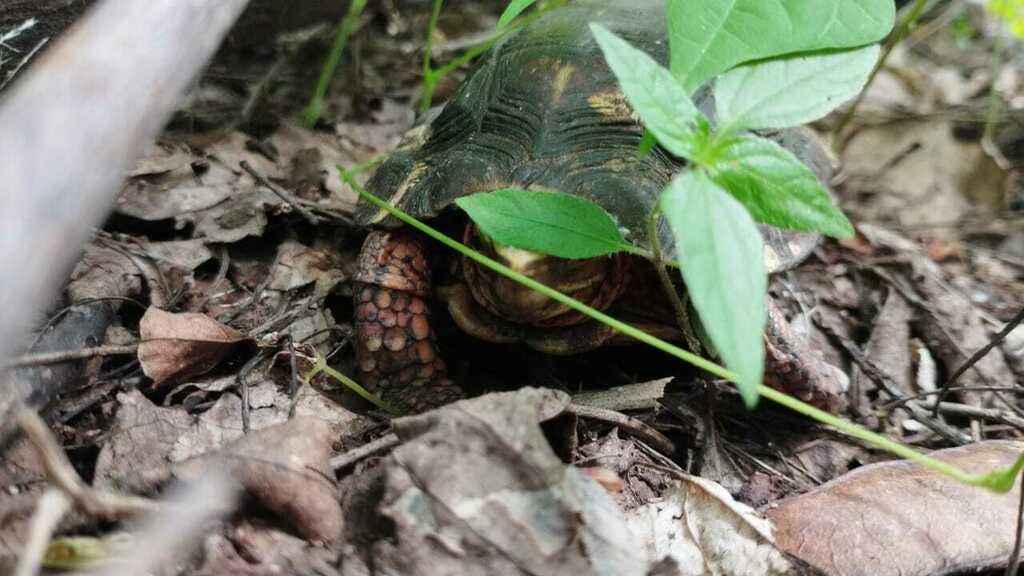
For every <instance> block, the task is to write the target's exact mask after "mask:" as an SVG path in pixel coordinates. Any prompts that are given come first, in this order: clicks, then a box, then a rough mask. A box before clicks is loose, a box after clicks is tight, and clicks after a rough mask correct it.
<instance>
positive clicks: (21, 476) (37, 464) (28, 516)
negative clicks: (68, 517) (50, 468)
mask: <svg viewBox="0 0 1024 576" xmlns="http://www.w3.org/2000/svg"><path fill="white" fill-rule="evenodd" d="M46 486H47V482H46V474H45V471H44V469H43V465H42V461H41V460H40V459H39V454H38V452H36V450H35V448H33V447H32V445H31V444H29V442H28V441H27V440H20V441H18V442H17V443H15V444H14V445H12V446H11V447H9V448H8V449H7V450H6V451H5V452H3V453H2V455H0V574H13V573H14V567H15V565H16V564H17V562H18V557H19V556H21V551H22V550H23V549H24V548H25V542H26V540H27V539H28V535H29V525H30V522H31V520H32V515H33V513H34V512H35V506H36V502H37V501H38V500H39V497H40V496H42V494H43V490H44V489H45V488H46Z"/></svg>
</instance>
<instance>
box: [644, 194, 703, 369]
mask: <svg viewBox="0 0 1024 576" xmlns="http://www.w3.org/2000/svg"><path fill="white" fill-rule="evenodd" d="M660 218H661V211H660V210H658V209H657V208H655V209H654V210H653V211H652V212H651V215H650V217H648V218H647V241H648V242H650V244H651V252H652V254H653V256H654V267H655V269H656V270H657V271H658V279H659V280H661V287H662V289H663V290H664V291H665V295H666V296H668V300H669V302H671V303H672V309H673V310H675V313H676V324H678V325H679V329H680V330H682V331H683V338H684V339H685V340H686V345H687V346H689V347H690V350H691V351H692V352H693V353H695V354H700V353H701V351H702V347H701V344H700V340H698V339H697V336H696V335H694V333H693V324H692V323H691V322H690V313H689V311H688V310H687V309H686V302H684V301H683V299H682V298H680V297H679V292H677V291H676V285H675V283H674V282H672V277H671V276H669V274H668V269H667V268H666V263H665V255H664V253H663V252H662V250H661V240H660V239H659V238H658V220H659V219H660Z"/></svg>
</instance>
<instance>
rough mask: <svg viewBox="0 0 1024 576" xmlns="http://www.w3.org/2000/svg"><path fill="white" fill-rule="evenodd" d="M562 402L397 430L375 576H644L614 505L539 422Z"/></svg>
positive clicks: (483, 411)
mask: <svg viewBox="0 0 1024 576" xmlns="http://www.w3.org/2000/svg"><path fill="white" fill-rule="evenodd" d="M567 402H568V396H567V395H566V394H564V393H561V392H557V391H553V390H543V389H537V388H523V389H521V390H519V391H516V392H509V393H498V394H489V395H487V396H483V397H480V398H474V399H472V400H464V401H461V402H457V403H455V404H452V405H450V406H447V407H445V408H442V409H440V410H435V411H432V412H428V413H426V414H422V415H419V416H411V417H408V418H400V419H397V420H395V421H394V430H395V433H396V434H397V435H398V436H399V437H400V438H402V439H403V440H405V443H404V444H403V445H402V446H400V447H399V448H397V449H396V450H395V451H394V452H393V453H392V455H391V456H390V457H388V459H387V461H386V469H385V474H386V487H385V489H384V490H385V494H384V497H383V501H382V503H381V506H380V512H381V514H382V515H384V516H385V517H387V518H389V519H390V520H391V522H393V525H394V533H393V536H392V537H391V538H383V539H381V540H379V541H377V542H376V543H374V544H373V545H372V549H371V550H369V551H368V554H370V555H371V556H372V558H373V559H374V565H375V569H376V570H377V571H378V573H382V574H410V575H417V574H423V575H426V574H460V575H461V574H465V575H474V574H479V575H491V574H523V573H529V574H538V575H547V574H552V575H554V574H558V575H561V574H577V575H580V576H582V575H584V574H621V575H623V576H629V575H634V574H636V575H639V574H645V573H646V572H647V564H646V562H645V561H644V559H643V556H642V554H641V552H640V549H639V543H638V542H637V541H636V540H635V538H634V537H633V535H632V534H631V533H630V532H629V530H628V529H627V528H626V525H625V521H624V519H623V517H622V514H621V513H620V512H619V510H618V508H617V507H616V506H615V504H614V503H613V502H612V500H611V498H610V496H609V495H608V493H607V492H605V490H604V489H603V488H601V487H600V486H599V485H598V484H597V483H596V482H595V481H593V480H591V479H590V478H587V477H586V476H585V475H584V474H582V473H581V472H580V471H579V470H577V469H576V468H575V467H572V466H567V465H565V464H563V463H562V462H561V461H560V460H559V459H558V457H557V456H556V455H555V453H554V451H553V450H552V449H551V446H550V445H549V444H548V442H547V440H546V438H545V437H544V434H543V432H542V431H541V429H540V426H539V425H538V422H539V421H541V420H543V419H544V418H545V417H546V416H550V415H551V414H552V413H558V412H559V411H561V410H562V409H563V408H564V407H565V405H566V404H567Z"/></svg>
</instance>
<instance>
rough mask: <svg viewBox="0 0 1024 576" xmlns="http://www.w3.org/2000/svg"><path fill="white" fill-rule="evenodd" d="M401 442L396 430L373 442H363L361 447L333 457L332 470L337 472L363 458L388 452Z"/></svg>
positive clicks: (331, 461)
mask: <svg viewBox="0 0 1024 576" xmlns="http://www.w3.org/2000/svg"><path fill="white" fill-rule="evenodd" d="M399 444H401V441H400V440H399V439H398V436H396V435H395V433H394V432H389V433H388V434H385V435H384V436H381V437H380V438H377V439H376V440H373V441H372V442H367V443H366V444H363V445H362V446H360V447H359V448H356V449H354V450H349V451H348V452H345V453H344V454H339V455H337V456H335V457H334V458H331V460H330V465H331V470H334V471H335V472H337V471H338V470H342V469H344V468H348V467H349V466H351V465H353V464H355V463H356V462H359V461H360V460H362V459H363V458H369V457H370V456H374V455H376V454H380V453H381V452H386V451H388V450H391V449H392V448H394V447H395V446H398V445H399Z"/></svg>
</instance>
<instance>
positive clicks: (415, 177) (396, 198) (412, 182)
mask: <svg viewBox="0 0 1024 576" xmlns="http://www.w3.org/2000/svg"><path fill="white" fill-rule="evenodd" d="M428 170H430V165H428V164H426V163H425V162H417V163H416V164H415V165H414V166H413V167H412V170H409V175H408V176H406V177H405V180H403V181H402V183H401V184H399V185H398V188H397V189H396V190H395V193H394V194H392V195H391V196H390V197H389V198H386V200H387V201H388V202H389V203H390V204H391V205H393V206H397V205H400V204H401V203H402V198H404V197H405V195H406V194H408V193H409V190H412V189H413V187H414V186H416V184H417V183H418V182H419V181H420V178H422V177H423V174H425V173H426V172H427V171H428ZM387 217H388V213H387V212H386V211H384V210H380V211H379V212H377V215H376V216H374V217H373V219H372V220H371V221H370V223H371V224H377V223H379V222H381V221H382V220H384V219H385V218H387Z"/></svg>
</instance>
